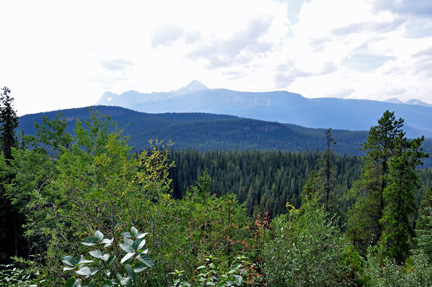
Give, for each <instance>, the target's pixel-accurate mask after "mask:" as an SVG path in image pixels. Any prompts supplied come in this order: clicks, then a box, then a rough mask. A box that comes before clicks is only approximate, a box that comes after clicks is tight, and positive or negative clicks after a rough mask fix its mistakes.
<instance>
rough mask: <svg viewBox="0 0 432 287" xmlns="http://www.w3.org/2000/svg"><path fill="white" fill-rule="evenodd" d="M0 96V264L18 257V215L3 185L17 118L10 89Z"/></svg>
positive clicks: (7, 176)
mask: <svg viewBox="0 0 432 287" xmlns="http://www.w3.org/2000/svg"><path fill="white" fill-rule="evenodd" d="M2 91H3V93H2V94H1V95H0V152H1V153H2V156H1V158H2V160H3V162H4V165H3V166H2V168H1V169H2V176H1V177H2V178H1V186H0V234H1V235H0V245H1V246H0V262H2V261H6V258H5V257H7V256H9V255H18V249H19V247H18V245H19V243H18V241H19V238H18V237H19V235H18V218H17V216H18V214H17V212H16V211H14V210H13V208H12V205H11V202H10V200H9V199H8V198H7V197H6V192H5V188H4V187H5V185H6V184H8V183H10V182H11V180H12V178H13V176H14V175H13V173H11V172H9V171H8V169H9V168H8V167H9V166H10V162H11V160H12V148H14V147H17V146H18V144H17V139H16V136H15V129H16V128H17V127H18V116H17V115H16V112H15V110H14V109H13V106H12V102H13V98H12V97H10V92H11V91H10V89H9V88H8V87H4V88H2Z"/></svg>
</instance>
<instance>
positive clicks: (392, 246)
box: [347, 111, 426, 262]
mask: <svg viewBox="0 0 432 287" xmlns="http://www.w3.org/2000/svg"><path fill="white" fill-rule="evenodd" d="M403 123H404V120H403V119H398V120H397V119H396V118H395V116H394V112H389V111H386V112H385V113H384V115H383V116H382V118H381V119H379V121H378V125H377V126H374V127H372V128H371V129H370V131H369V137H368V139H367V142H366V143H365V144H364V145H363V146H362V150H364V151H365V152H366V155H365V156H364V159H365V160H366V165H365V167H364V170H363V174H362V176H361V178H360V179H359V180H358V181H357V182H356V183H355V185H354V187H353V188H352V190H351V192H352V195H354V196H355V197H356V202H355V204H354V206H353V208H352V209H351V211H350V218H349V222H348V230H347V233H348V235H349V236H350V237H351V239H352V241H353V243H354V245H355V247H356V248H357V249H358V250H359V251H360V253H362V254H363V255H365V254H366V249H367V248H368V247H369V246H375V245H377V244H378V242H380V246H381V249H380V251H381V253H382V254H383V255H387V256H390V257H392V258H395V259H396V260H397V261H398V262H401V261H402V260H403V259H404V258H405V257H406V255H407V252H408V250H409V246H408V241H409V239H410V238H411V237H412V235H413V231H412V225H411V226H410V224H411V223H410V220H409V216H410V214H411V213H412V211H413V209H414V205H415V202H414V196H413V193H414V192H415V188H416V186H417V182H418V177H417V175H416V171H415V169H416V167H417V166H418V165H419V164H421V159H422V158H424V157H425V156H426V154H425V153H423V152H422V148H421V143H422V142H423V140H424V138H418V139H414V140H408V139H407V138H406V137H405V133H404V132H403V130H402V126H403Z"/></svg>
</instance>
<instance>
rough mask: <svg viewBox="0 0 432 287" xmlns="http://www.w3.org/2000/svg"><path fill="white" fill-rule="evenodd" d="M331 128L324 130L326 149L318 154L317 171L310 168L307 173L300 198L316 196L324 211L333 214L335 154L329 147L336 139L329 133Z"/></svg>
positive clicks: (335, 206)
mask: <svg viewBox="0 0 432 287" xmlns="http://www.w3.org/2000/svg"><path fill="white" fill-rule="evenodd" d="M331 130H332V129H331V128H329V129H327V130H326V131H325V136H326V146H327V149H326V151H325V152H323V153H322V154H320V160H319V164H320V169H319V171H318V172H316V171H314V170H312V171H311V172H310V173H309V175H308V180H307V182H306V183H305V185H304V186H303V188H302V199H307V198H309V199H312V198H316V199H317V202H318V203H319V204H322V205H324V210H325V211H326V212H328V213H330V214H335V213H337V209H338V207H337V204H336V202H335V200H336V199H335V197H334V192H335V189H336V186H337V182H336V178H335V173H336V171H335V168H334V159H335V154H334V152H333V150H332V149H331V147H332V145H335V144H336V141H335V140H334V138H333V135H332V134H331Z"/></svg>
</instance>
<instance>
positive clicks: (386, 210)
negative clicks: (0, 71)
mask: <svg viewBox="0 0 432 287" xmlns="http://www.w3.org/2000/svg"><path fill="white" fill-rule="evenodd" d="M0 102H1V113H0V116H1V118H0V123H1V125H0V147H1V156H0V176H1V179H2V180H1V183H2V184H1V187H0V197H1V201H0V202H1V205H2V206H1V210H0V263H1V265H0V282H1V283H0V284H1V286H432V283H431V282H432V262H431V260H432V249H431V246H432V170H431V169H430V168H424V166H422V163H423V161H424V160H426V159H427V157H428V154H427V152H425V151H426V148H425V140H424V138H417V139H408V138H406V137H405V134H404V132H403V126H404V120H403V119H398V118H397V115H395V114H394V113H393V112H391V111H385V112H383V116H382V118H380V119H377V125H376V126H374V127H372V128H371V129H370V130H369V132H366V136H364V137H363V135H361V134H359V135H360V137H363V141H362V144H361V145H360V144H359V145H358V152H356V153H351V152H346V153H345V152H343V150H344V149H345V148H342V149H340V150H339V151H338V152H336V151H337V148H338V146H339V145H340V144H341V142H342V143H343V145H344V146H345V147H348V146H350V142H349V141H347V140H346V138H344V135H349V137H351V136H352V135H353V134H349V132H345V131H333V130H332V129H330V128H329V129H322V130H306V129H305V130H302V128H300V127H290V128H289V129H286V130H284V132H286V133H290V137H291V138H296V139H298V141H299V142H301V141H303V142H304V144H305V146H306V147H307V148H305V149H304V150H297V149H295V148H293V149H292V150H289V149H288V148H286V149H283V148H279V147H278V146H277V144H275V146H274V148H268V149H265V150H263V149H260V148H258V147H256V146H250V145H249V144H250V143H251V142H253V141H254V140H256V141H257V142H262V141H261V140H258V135H259V133H260V132H261V133H265V134H266V135H269V134H270V135H271V133H272V132H273V131H274V130H275V129H276V130H277V129H279V128H280V129H281V130H283V129H284V127H285V125H280V124H277V123H274V124H271V125H270V124H269V123H265V122H259V121H256V122H253V123H252V127H253V130H255V131H256V132H255V133H254V134H255V135H256V136H257V138H254V137H252V136H251V134H250V133H245V134H243V135H241V136H240V137H238V138H236V136H237V135H238V134H237V133H238V131H239V129H240V130H242V129H245V127H249V128H250V127H251V123H250V122H249V123H248V124H247V125H246V126H245V125H244V124H245V122H246V120H245V119H236V118H232V117H228V116H227V117H226V118H225V119H224V120H223V121H225V122H224V123H223V124H222V123H221V122H220V121H219V120H220V118H219V116H212V115H205V117H208V118H209V119H213V120H215V119H218V121H215V122H214V123H213V125H208V123H205V124H204V123H201V124H202V127H201V128H200V123H199V122H196V121H195V119H196V116H197V115H191V114H189V115H184V118H183V119H184V121H183V124H185V123H187V122H189V123H190V122H193V126H194V128H193V129H192V130H193V131H194V133H196V131H203V129H210V130H209V131H208V132H207V134H213V135H212V138H213V139H217V138H218V134H220V133H221V132H222V130H224V129H225V130H226V129H227V127H228V126H233V130H232V131H229V130H228V131H225V132H226V133H225V134H224V137H230V136H229V133H230V132H232V133H233V134H232V137H233V138H234V139H233V142H234V141H235V140H236V139H239V140H240V139H241V138H243V139H245V138H246V139H248V140H247V141H244V142H243V143H245V144H246V143H248V145H247V146H244V147H243V148H232V147H234V145H231V147H230V148H227V146H223V147H217V144H216V143H217V141H216V142H214V144H215V145H214V146H213V145H209V146H211V147H212V148H190V146H184V147H181V148H178V147H177V148H175V145H174V146H171V145H170V144H168V142H167V138H169V137H170V136H169V135H168V134H167V135H166V137H163V138H160V139H157V138H154V140H153V141H152V143H151V145H150V146H146V148H145V149H141V151H139V149H137V147H136V146H135V148H134V147H133V146H132V144H131V141H132V138H129V137H128V136H127V134H126V129H124V130H123V128H124V127H121V129H120V128H118V127H117V124H116V123H115V122H114V121H113V119H112V117H114V116H112V115H106V114H104V113H103V111H102V112H101V111H98V110H92V111H90V112H89V114H88V116H85V117H83V118H81V119H77V118H71V117H70V116H68V115H67V113H63V114H57V115H56V116H50V117H49V116H47V115H44V116H42V117H40V119H38V120H35V121H34V122H33V125H34V132H26V131H24V130H28V129H25V127H23V126H20V125H18V124H19V123H20V124H21V123H23V122H22V121H19V119H18V117H17V115H16V112H15V111H14V109H13V98H12V97H11V96H10V90H9V89H7V88H6V87H5V88H3V89H2V95H1V101H0ZM117 111H118V110H117ZM128 114H129V113H128ZM129 115H130V114H129ZM39 116H40V115H39ZM136 116H137V117H138V116H139V117H141V116H140V115H138V114H136ZM164 116H165V117H175V118H176V119H178V115H172V114H167V115H164ZM129 120H130V125H131V126H133V125H134V124H136V122H134V121H133V118H129ZM154 120H155V121H154V122H157V121H161V119H160V117H157V116H155V118H154ZM154 122H153V123H154ZM181 124H182V123H181V122H178V124H177V125H175V129H176V132H177V133H178V134H179V135H180V134H181V133H182V130H181V127H182V125H181ZM155 126H157V125H155ZM183 127H184V128H185V129H186V127H187V125H185V126H183ZM189 127H191V126H189ZM149 129H150V130H151V128H149ZM246 130H247V128H246ZM165 131H168V129H165ZM233 131H235V132H233ZM279 132H281V131H279ZM284 132H281V133H280V134H281V135H282V136H283V135H284ZM307 133H309V134H310V133H312V134H314V135H315V134H316V133H320V135H319V136H316V137H315V136H313V137H312V138H313V140H311V137H307V136H306V134H307ZM185 134H186V135H189V136H190V134H188V133H187V130H186V131H185ZM275 134H277V132H275ZM147 136H148V135H147ZM179 137H180V136H178V137H177V139H178V138H179ZM173 138H174V136H173ZM273 138H274V139H276V138H277V137H276V136H274V137H273ZM162 139H163V140H164V141H163V142H162V141H160V140H162ZM135 140H136V139H135ZM141 140H143V139H141ZM189 140H190V141H195V140H197V141H202V142H203V143H206V144H208V143H209V142H208V141H206V138H205V137H204V133H203V135H202V137H201V138H198V139H193V138H190V139H189ZM271 140H272V137H269V142H270V141H271ZM318 140H319V141H320V144H319V148H318V147H317V145H315V144H314V141H318ZM269 142H267V143H266V144H269ZM291 143H292V142H291ZM239 144H240V145H241V144H242V142H240V143H239ZM278 144H279V143H278ZM351 145H353V144H352V143H351ZM216 147H217V148H216ZM341 151H342V152H341Z"/></svg>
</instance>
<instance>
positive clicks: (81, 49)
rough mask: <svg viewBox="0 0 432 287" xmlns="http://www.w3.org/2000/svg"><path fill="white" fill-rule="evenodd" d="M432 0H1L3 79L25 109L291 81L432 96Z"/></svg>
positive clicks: (311, 87)
mask: <svg viewBox="0 0 432 287" xmlns="http://www.w3.org/2000/svg"><path fill="white" fill-rule="evenodd" d="M430 3H431V2H430V1H428V0H425V1H423V0H416V1H409V0H402V1H387V0H380V1H370V0H350V1H346V0H307V1H305V0H236V1H229V0H220V1H208V0H185V1H176V0H162V1H139V0H125V1H114V0H104V1H102V0H95V1H84V0H77V1H72V2H63V1H55V0H41V1H31V0H23V1H1V3H0V11H2V17H0V32H1V35H2V39H4V41H3V43H2V47H1V53H0V81H1V82H0V85H8V86H9V87H10V88H11V90H12V96H14V97H15V104H16V107H17V109H18V111H19V113H20V114H23V113H28V112H38V111H43V110H53V109H60V108H67V107H73V106H85V105H91V104H93V103H95V102H96V101H97V100H98V98H99V97H100V96H101V95H102V94H103V93H104V92H105V90H111V91H112V92H116V93H121V92H124V91H127V90H131V89H134V90H137V91H141V92H152V91H169V90H174V89H178V88H179V87H181V86H184V85H185V84H187V83H188V82H190V81H191V80H193V79H199V80H201V81H202V82H203V83H205V84H206V85H207V86H208V87H210V88H220V87H223V88H229V89H237V90H248V91H268V90H272V89H286V90H289V91H292V92H297V93H300V94H302V95H304V96H306V97H322V96H338V97H354V98H372V99H387V98H390V97H394V96H397V97H399V98H400V99H401V100H404V101H405V100H408V99H410V98H419V99H421V100H423V101H426V102H429V103H432V98H431V96H430V86H432V80H431V79H432V78H431V77H432V75H431V72H430V71H431V66H432V53H430V51H431V50H430V49H432V32H431V31H432V17H431V14H432V7H431V4H430Z"/></svg>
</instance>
